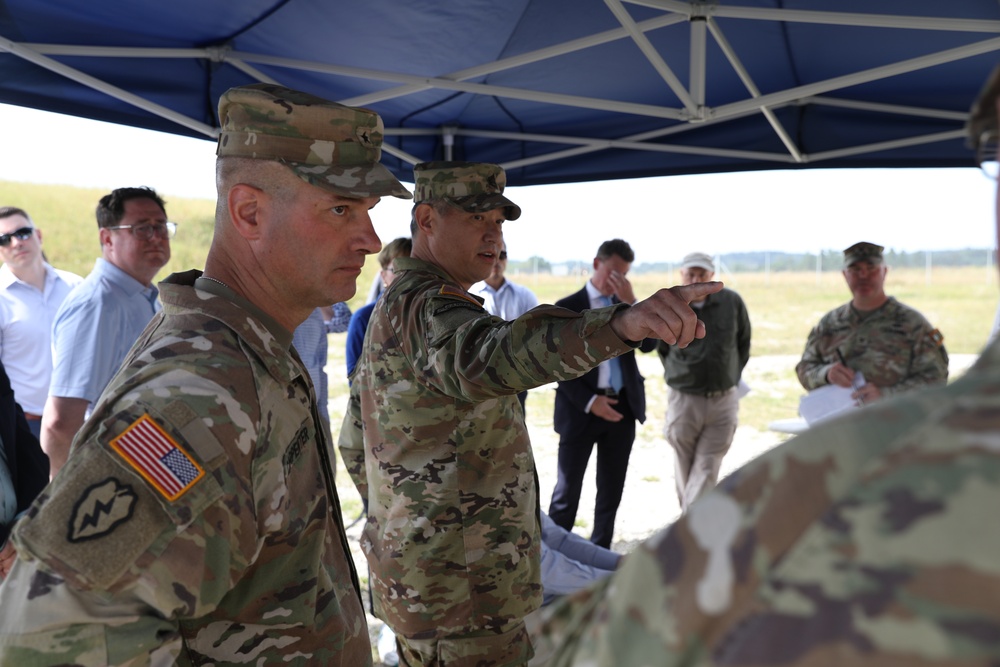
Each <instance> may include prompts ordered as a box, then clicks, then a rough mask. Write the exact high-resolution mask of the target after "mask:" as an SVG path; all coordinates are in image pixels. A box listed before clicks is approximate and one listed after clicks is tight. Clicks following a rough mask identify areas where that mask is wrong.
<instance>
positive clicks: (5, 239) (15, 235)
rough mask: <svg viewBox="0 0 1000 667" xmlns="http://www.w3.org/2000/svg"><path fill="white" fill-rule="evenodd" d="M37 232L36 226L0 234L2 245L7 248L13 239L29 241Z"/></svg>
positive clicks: (0, 243)
mask: <svg viewBox="0 0 1000 667" xmlns="http://www.w3.org/2000/svg"><path fill="white" fill-rule="evenodd" d="M34 233H35V228H34V227H21V228H20V229H15V230H14V231H12V232H11V233H10V234H0V247H4V248H6V247H7V246H9V245H10V240H11V239H17V240H18V241H27V240H28V238H30V237H31V235H32V234H34Z"/></svg>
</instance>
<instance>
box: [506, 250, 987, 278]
mask: <svg viewBox="0 0 1000 667" xmlns="http://www.w3.org/2000/svg"><path fill="white" fill-rule="evenodd" d="M993 256H994V255H993V250H992V249H987V248H962V249H960V250H934V251H929V250H928V251H924V250H921V251H918V252H905V251H896V250H887V251H886V253H885V259H886V262H887V263H888V264H889V266H892V267H897V268H924V267H926V266H927V265H928V263H930V265H931V266H985V265H987V264H992V262H993V261H994V260H993ZM843 259H844V253H843V251H841V250H824V251H822V252H821V253H820V255H819V268H820V270H822V271H840V270H841V269H842V268H843V266H842V264H841V262H843ZM680 262H681V260H680V259H679V258H678V259H677V260H676V261H673V262H643V263H640V264H636V265H635V266H633V267H632V270H633V271H634V272H636V273H665V272H672V271H676V270H677V268H678V266H679V265H680ZM716 264H717V265H720V264H721V267H722V268H723V269H724V270H725V271H728V272H732V273H753V272H756V271H815V270H816V268H817V256H816V253H791V252H777V251H770V252H768V251H756V252H736V253H730V254H724V255H721V256H719V257H717V258H716ZM591 265H592V264H591V260H588V261H573V262H563V263H560V264H553V263H552V262H548V261H546V260H545V259H543V258H541V257H531V258H529V259H527V260H524V261H511V262H510V265H509V266H508V270H511V271H514V272H518V273H532V272H538V273H555V272H557V273H570V274H578V273H585V272H588V271H589V270H590V268H591Z"/></svg>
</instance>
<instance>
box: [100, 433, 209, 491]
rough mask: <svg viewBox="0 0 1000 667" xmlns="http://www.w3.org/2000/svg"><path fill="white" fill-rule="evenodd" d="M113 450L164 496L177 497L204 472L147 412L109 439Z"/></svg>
mask: <svg viewBox="0 0 1000 667" xmlns="http://www.w3.org/2000/svg"><path fill="white" fill-rule="evenodd" d="M111 446H112V447H113V448H114V450H115V451H116V452H118V453H119V454H121V455H122V457H123V458H124V459H125V460H126V461H128V462H129V464H130V465H131V466H132V467H133V468H135V469H136V471H137V472H138V473H139V474H140V475H142V476H143V477H144V478H146V481H148V482H149V483H150V484H152V485H153V487H154V488H155V489H156V490H157V491H159V492H160V493H161V494H163V496H164V497H165V498H166V499H167V500H171V501H173V500H177V499H178V498H180V497H181V495H182V494H183V493H184V492H185V491H187V490H188V489H190V488H191V487H192V486H194V483H195V482H197V481H198V480H199V479H201V478H202V476H203V475H204V474H205V471H204V470H202V468H201V466H199V465H198V464H197V463H196V462H195V460H194V459H192V458H191V457H190V456H189V455H188V453H187V452H185V451H184V450H183V449H181V447H180V445H178V444H177V443H176V442H174V440H173V438H171V437H170V436H169V435H167V433H166V431H164V430H163V428H161V427H160V425H159V424H157V423H156V422H155V421H153V418H152V417H150V416H149V415H148V414H144V415H143V416H141V417H139V418H138V419H136V420H135V421H134V422H132V425H131V426H129V427H128V428H127V429H125V432H124V433H122V434H121V435H120V436H118V437H117V438H115V439H114V440H112V441H111Z"/></svg>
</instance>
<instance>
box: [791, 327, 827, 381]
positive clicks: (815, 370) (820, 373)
mask: <svg viewBox="0 0 1000 667" xmlns="http://www.w3.org/2000/svg"><path fill="white" fill-rule="evenodd" d="M822 327H823V322H822V320H821V321H820V323H819V324H817V325H816V326H815V327H813V330H812V331H810V332H809V338H807V339H806V349H805V351H804V352H803V353H802V359H801V360H800V361H799V363H798V364H796V365H795V374H796V375H798V376H799V382H801V383H802V386H803V387H804V388H805V389H806V391H812V390H813V389H816V388H817V387H822V386H824V385H827V384H830V382H829V380H827V379H826V374H827V373H829V372H830V369H831V368H833V364H832V363H829V362H828V361H827V360H826V359H824V358H823V354H822V351H821V350H820V341H821V340H822V339H823V329H822Z"/></svg>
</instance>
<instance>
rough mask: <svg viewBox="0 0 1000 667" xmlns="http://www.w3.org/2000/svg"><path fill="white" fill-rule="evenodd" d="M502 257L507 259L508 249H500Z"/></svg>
mask: <svg viewBox="0 0 1000 667" xmlns="http://www.w3.org/2000/svg"><path fill="white" fill-rule="evenodd" d="M500 259H507V251H506V250H501V251H500Z"/></svg>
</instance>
